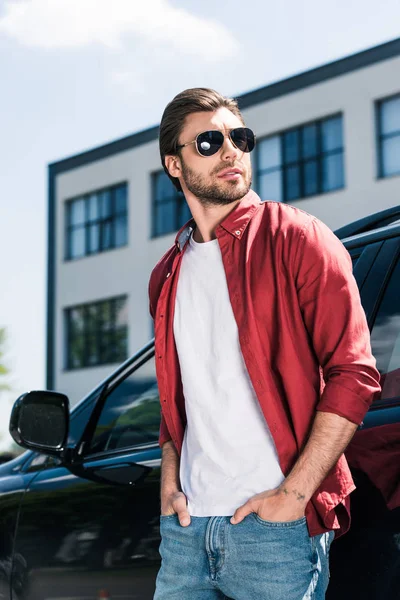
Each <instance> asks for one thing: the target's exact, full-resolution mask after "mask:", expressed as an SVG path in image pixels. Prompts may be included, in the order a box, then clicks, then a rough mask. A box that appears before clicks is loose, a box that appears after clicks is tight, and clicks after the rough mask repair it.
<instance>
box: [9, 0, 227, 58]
mask: <svg viewBox="0 0 400 600" xmlns="http://www.w3.org/2000/svg"><path fill="white" fill-rule="evenodd" d="M4 8H5V11H4V13H3V16H2V17H0V34H1V33H3V34H7V35H9V36H10V37H12V38H14V39H15V40H17V41H18V42H19V43H20V44H23V45H26V46H32V47H39V48H80V47H83V46H88V45H90V44H102V45H104V46H107V47H109V48H112V49H121V48H122V47H123V43H124V41H128V40H129V36H132V35H133V36H135V37H136V38H140V39H141V40H143V41H145V42H150V43H151V44H155V45H161V46H163V45H164V46H165V45H167V47H170V48H171V49H172V48H173V49H175V50H178V51H179V52H182V53H185V54H191V55H195V56H197V57H199V58H203V59H205V60H206V61H210V62H217V61H219V60H225V59H227V58H231V57H233V56H234V55H235V54H236V53H237V51H238V49H239V45H238V43H237V41H236V40H235V38H234V37H233V36H232V34H231V33H230V32H229V31H228V29H227V28H226V27H224V26H223V25H221V24H220V23H217V22H215V21H212V20H211V19H206V18H203V17H199V16H194V15H192V14H190V13H189V12H188V11H186V10H183V9H180V8H176V7H174V6H172V5H171V4H169V2H168V0H144V1H143V0H112V1H110V0H20V1H19V2H15V0H14V1H13V0H5V6H4Z"/></svg>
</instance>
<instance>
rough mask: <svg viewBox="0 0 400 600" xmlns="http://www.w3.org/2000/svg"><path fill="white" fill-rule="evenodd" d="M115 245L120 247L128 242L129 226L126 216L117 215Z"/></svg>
mask: <svg viewBox="0 0 400 600" xmlns="http://www.w3.org/2000/svg"><path fill="white" fill-rule="evenodd" d="M114 234H115V235H114V239H115V246H116V247H117V248H120V247H121V246H125V245H126V244H127V243H128V228H127V222H126V216H123V217H117V218H116V219H115V221H114Z"/></svg>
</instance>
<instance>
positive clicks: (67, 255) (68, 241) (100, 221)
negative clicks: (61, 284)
mask: <svg viewBox="0 0 400 600" xmlns="http://www.w3.org/2000/svg"><path fill="white" fill-rule="evenodd" d="M121 187H124V188H125V189H126V209H125V211H123V212H117V207H116V200H115V198H116V190H117V189H118V188H121ZM105 192H109V193H110V194H111V214H110V215H108V216H107V217H104V218H103V217H101V216H98V217H97V219H95V220H90V218H89V199H90V197H91V196H97V197H98V196H100V195H101V194H104V193H105ZM79 200H83V201H84V213H85V214H84V221H83V224H82V225H81V227H82V228H83V229H84V253H83V254H82V255H80V256H76V257H74V256H72V252H71V249H72V237H71V233H72V232H73V231H74V230H75V229H77V226H76V225H75V226H74V225H70V223H69V213H70V210H71V208H70V207H71V206H72V205H73V203H74V202H77V201H79ZM121 217H124V218H125V219H126V242H125V243H124V244H121V245H116V243H115V237H114V234H113V233H112V234H111V235H112V236H113V239H112V243H111V244H110V245H109V246H106V247H105V246H104V239H103V237H104V236H103V234H102V232H103V228H104V226H105V224H107V223H108V224H111V225H114V224H115V223H116V221H117V220H118V219H120V218H121ZM93 225H97V226H98V227H99V228H100V233H99V249H98V250H96V251H93V252H92V251H90V228H91V226H93ZM112 231H113V229H112ZM128 244H129V184H128V182H127V181H120V182H118V183H114V184H112V185H109V186H106V187H101V188H98V189H95V190H91V191H90V192H85V193H84V194H80V195H79V196H74V197H72V198H67V199H66V200H65V201H64V262H74V261H76V260H81V259H83V258H88V257H89V256H96V255H97V254H102V253H104V252H109V251H112V250H118V249H119V248H125V247H126V246H128Z"/></svg>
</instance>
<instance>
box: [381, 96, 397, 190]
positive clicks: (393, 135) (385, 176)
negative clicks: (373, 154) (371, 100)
mask: <svg viewBox="0 0 400 600" xmlns="http://www.w3.org/2000/svg"><path fill="white" fill-rule="evenodd" d="M395 98H399V99H400V92H396V93H395V94H392V95H391V96H386V97H385V98H380V99H379V100H376V101H375V139H376V149H377V162H378V164H377V167H378V169H377V170H378V173H377V179H390V178H391V177H398V176H399V175H400V168H399V170H398V171H396V173H391V174H390V175H384V164H383V141H384V140H385V139H390V138H392V137H397V136H399V137H400V130H399V131H398V132H396V133H394V134H386V135H384V134H382V106H383V104H385V103H386V102H390V100H394V99H395Z"/></svg>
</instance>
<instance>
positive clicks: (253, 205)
mask: <svg viewBox="0 0 400 600" xmlns="http://www.w3.org/2000/svg"><path fill="white" fill-rule="evenodd" d="M260 204H262V202H261V199H260V198H259V196H258V195H257V194H256V193H255V192H254V191H253V190H250V191H249V192H248V193H247V194H246V195H245V196H244V197H243V198H242V199H241V201H240V202H239V203H238V204H237V205H236V206H235V208H234V209H233V210H232V212H230V213H229V215H228V216H227V217H226V218H225V219H224V220H223V221H222V222H221V223H220V224H219V227H223V228H224V229H225V231H227V232H228V233H230V234H231V235H233V236H234V237H235V238H237V239H239V240H240V239H241V237H242V235H243V233H244V231H245V230H246V227H247V225H248V224H249V222H250V221H251V219H252V217H253V215H254V214H255V212H256V210H257V207H258V206H259V205H260ZM195 228H196V222H195V220H194V219H193V218H192V219H190V220H189V221H188V222H187V223H185V225H183V227H181V229H180V230H179V231H178V233H177V235H176V238H175V245H176V247H177V248H178V250H179V251H180V252H181V251H182V249H183V247H184V245H185V244H186V242H187V241H188V239H189V237H190V235H191V234H192V232H193V231H194V229H195Z"/></svg>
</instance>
